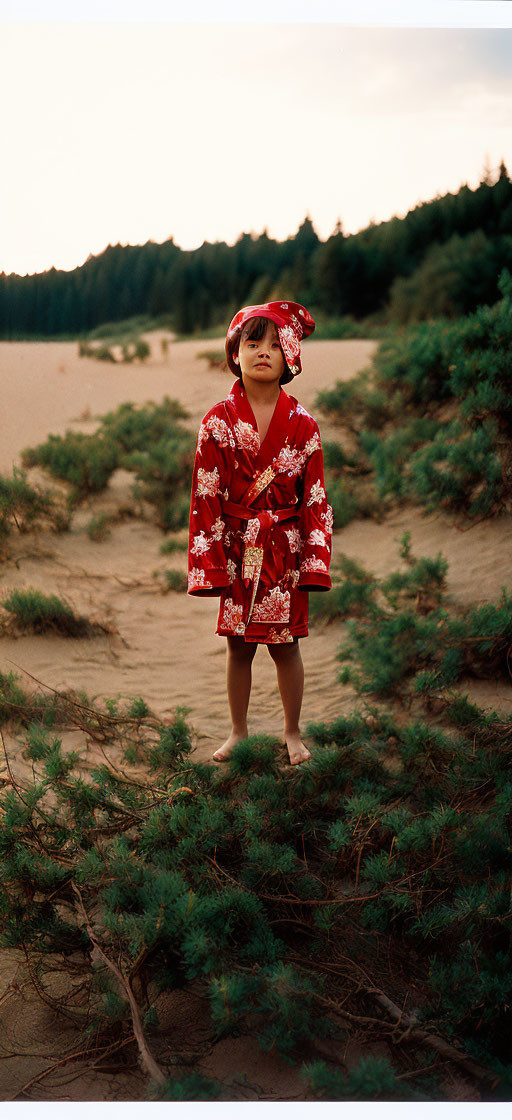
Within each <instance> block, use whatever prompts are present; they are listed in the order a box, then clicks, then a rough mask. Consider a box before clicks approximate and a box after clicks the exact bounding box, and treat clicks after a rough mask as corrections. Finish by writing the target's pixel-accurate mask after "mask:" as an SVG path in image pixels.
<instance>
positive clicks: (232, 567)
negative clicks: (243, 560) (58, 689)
mask: <svg viewBox="0 0 512 1120" xmlns="http://www.w3.org/2000/svg"><path fill="white" fill-rule="evenodd" d="M226 570H227V573H228V579H229V582H230V583H233V580H234V579H235V578H236V564H235V561H234V560H231V559H229V560H226Z"/></svg>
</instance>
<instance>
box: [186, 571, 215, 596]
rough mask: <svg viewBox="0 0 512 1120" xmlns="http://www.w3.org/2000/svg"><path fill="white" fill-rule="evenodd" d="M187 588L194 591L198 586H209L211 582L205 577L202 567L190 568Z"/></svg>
mask: <svg viewBox="0 0 512 1120" xmlns="http://www.w3.org/2000/svg"><path fill="white" fill-rule="evenodd" d="M187 582H188V590H189V591H195V590H196V589H197V588H199V587H205V588H207V589H208V588H211V586H212V584H211V583H210V581H209V579H207V578H206V575H205V572H204V570H203V568H191V569H190V571H189V573H188V580H187Z"/></svg>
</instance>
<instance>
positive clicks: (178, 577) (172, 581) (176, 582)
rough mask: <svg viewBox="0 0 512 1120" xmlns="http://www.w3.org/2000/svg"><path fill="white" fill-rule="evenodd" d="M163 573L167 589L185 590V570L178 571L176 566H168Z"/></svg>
mask: <svg viewBox="0 0 512 1120" xmlns="http://www.w3.org/2000/svg"><path fill="white" fill-rule="evenodd" d="M164 574H165V578H166V580H167V583H168V586H169V591H179V592H183V591H186V590H187V576H186V574H185V572H180V571H179V569H178V568H168V569H167V571H166V572H165V573H164Z"/></svg>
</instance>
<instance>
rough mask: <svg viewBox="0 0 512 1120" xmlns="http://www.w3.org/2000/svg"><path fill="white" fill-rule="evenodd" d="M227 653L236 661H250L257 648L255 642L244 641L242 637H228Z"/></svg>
mask: <svg viewBox="0 0 512 1120" xmlns="http://www.w3.org/2000/svg"><path fill="white" fill-rule="evenodd" d="M227 641H228V655H229V657H234V658H235V660H236V661H239V662H241V661H252V659H253V657H254V654H255V653H256V650H257V643H256V642H246V641H244V639H243V638H234V637H233V638H232V637H228V639H227Z"/></svg>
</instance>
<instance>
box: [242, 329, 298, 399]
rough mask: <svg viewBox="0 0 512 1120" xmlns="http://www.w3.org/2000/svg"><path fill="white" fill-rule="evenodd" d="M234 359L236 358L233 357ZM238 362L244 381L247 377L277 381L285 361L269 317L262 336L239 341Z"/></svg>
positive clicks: (255, 379) (267, 381)
mask: <svg viewBox="0 0 512 1120" xmlns="http://www.w3.org/2000/svg"><path fill="white" fill-rule="evenodd" d="M235 361H236V358H235ZM238 362H239V364H240V370H241V373H242V377H243V379H244V382H245V381H246V379H247V378H249V379H252V380H253V381H258V382H260V383H261V382H262V381H263V382H265V383H266V384H268V383H270V382H274V381H279V378H280V377H281V375H282V374H283V373H284V371H285V368H286V362H285V360H284V355H283V351H282V350H281V347H280V345H279V335H278V333H277V327H276V325H275V323H273V322H272V321H271V320H270V319H268V320H267V328H266V331H265V334H264V335H263V338H260V339H259V341H255V339H253V338H244V337H243V335H242V339H241V341H240V346H239V349H238Z"/></svg>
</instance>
